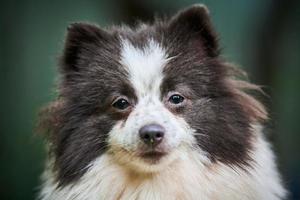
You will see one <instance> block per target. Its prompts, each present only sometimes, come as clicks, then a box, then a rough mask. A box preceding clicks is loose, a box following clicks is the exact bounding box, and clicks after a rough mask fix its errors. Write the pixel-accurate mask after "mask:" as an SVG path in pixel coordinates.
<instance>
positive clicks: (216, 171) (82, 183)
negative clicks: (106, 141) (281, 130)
mask: <svg viewBox="0 0 300 200" xmlns="http://www.w3.org/2000/svg"><path fill="white" fill-rule="evenodd" d="M256 131H257V135H258V137H257V143H256V144H257V145H256V146H255V150H254V151H253V152H252V156H253V160H254V162H255V163H256V164H255V165H254V167H253V169H251V170H250V171H245V170H242V169H238V168H234V167H229V166H226V165H223V164H219V165H211V167H207V166H204V165H203V160H202V159H203V158H199V154H198V153H195V154H190V155H182V156H181V158H180V159H178V160H177V161H175V162H174V163H173V164H172V165H170V167H169V168H168V169H165V170H164V171H163V172H161V173H159V174H156V175H149V176H139V175H136V174H134V173H130V172H128V171H127V170H125V169H124V168H122V167H120V166H119V165H117V164H115V163H114V161H113V160H112V159H111V158H110V156H109V155H106V154H105V155H103V156H101V157H100V158H99V159H97V160H96V161H95V162H94V163H93V164H92V166H91V168H90V169H89V171H88V172H87V173H86V174H85V175H84V176H83V177H82V178H81V179H80V180H79V182H78V183H76V184H75V185H72V186H67V187H64V188H61V189H57V188H56V186H57V185H56V183H55V182H53V178H54V176H53V174H51V172H50V171H46V172H45V173H44V178H45V180H46V181H45V185H44V189H43V191H42V193H41V196H42V197H43V199H58V200H60V199H64V200H71V199H72V200H84V199H87V200H99V199H106V200H116V199H120V200H174V199H176V200H177V199H178V200H227V199H228V200H235V199H236V200H270V199H280V196H281V195H282V194H284V193H285V191H284V190H283V188H282V187H281V185H280V184H279V175H278V173H277V171H276V167H275V166H274V164H272V163H273V162H274V160H273V154H272V152H271V151H270V148H269V145H268V144H267V143H266V142H265V141H264V139H263V137H262V135H261V132H260V127H256ZM207 164H208V165H209V162H208V163H207Z"/></svg>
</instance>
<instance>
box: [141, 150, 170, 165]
mask: <svg viewBox="0 0 300 200" xmlns="http://www.w3.org/2000/svg"><path fill="white" fill-rule="evenodd" d="M166 155H167V153H166V152H163V151H155V150H153V151H147V152H142V153H140V155H139V156H140V157H141V158H142V159H143V160H144V161H146V162H148V163H151V164H155V163H157V162H159V161H160V160H161V159H162V158H163V157H165V156H166Z"/></svg>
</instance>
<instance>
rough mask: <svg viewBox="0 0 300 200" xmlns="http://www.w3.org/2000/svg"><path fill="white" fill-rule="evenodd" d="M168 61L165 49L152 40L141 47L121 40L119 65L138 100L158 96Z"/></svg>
mask: <svg viewBox="0 0 300 200" xmlns="http://www.w3.org/2000/svg"><path fill="white" fill-rule="evenodd" d="M168 60H169V59H168V55H167V54H166V51H165V49H164V48H163V47H162V46H161V45H160V44H159V43H158V42H157V41H155V40H154V39H152V38H149V39H148V40H147V41H146V43H145V44H144V45H143V47H137V46H134V45H133V44H132V43H131V42H130V41H129V40H127V39H121V64H122V65H123V66H124V67H125V69H126V70H127V71H128V74H129V80H130V82H131V84H132V85H133V87H134V89H135V90H136V94H137V96H138V97H139V98H141V97H144V96H146V95H159V94H160V85H161V83H162V80H163V69H164V66H165V65H166V64H167V62H168Z"/></svg>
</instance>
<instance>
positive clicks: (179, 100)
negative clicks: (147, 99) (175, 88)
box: [169, 94, 184, 104]
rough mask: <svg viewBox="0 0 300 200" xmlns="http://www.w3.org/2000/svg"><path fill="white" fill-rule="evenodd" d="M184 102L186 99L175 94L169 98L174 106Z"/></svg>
mask: <svg viewBox="0 0 300 200" xmlns="http://www.w3.org/2000/svg"><path fill="white" fill-rule="evenodd" d="M183 101H184V97H183V96H180V95H179V94H174V95H172V96H170V98H169V102H170V103H172V104H180V103H182V102H183Z"/></svg>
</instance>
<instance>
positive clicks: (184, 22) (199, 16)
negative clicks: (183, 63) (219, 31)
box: [169, 4, 219, 57]
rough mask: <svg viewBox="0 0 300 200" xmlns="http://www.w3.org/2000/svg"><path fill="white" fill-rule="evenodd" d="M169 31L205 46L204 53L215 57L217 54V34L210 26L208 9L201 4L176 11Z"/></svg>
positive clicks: (195, 43)
mask: <svg viewBox="0 0 300 200" xmlns="http://www.w3.org/2000/svg"><path fill="white" fill-rule="evenodd" d="M169 28H170V31H171V33H172V32H173V33H174V32H175V33H177V34H179V36H178V37H180V36H183V37H187V36H189V40H192V43H191V44H194V45H199V46H200V45H201V46H202V47H205V48H206V49H205V51H206V54H207V55H208V56H211V57H215V56H217V55H218V54H219V50H218V41H217V35H216V33H215V31H214V30H213V28H212V25H211V21H210V18H209V11H208V9H207V8H206V7H205V6H204V5H202V4H196V5H193V6H191V7H188V8H186V9H184V10H182V11H180V12H178V13H177V14H176V15H175V16H174V17H173V18H172V19H171V20H170V25H169Z"/></svg>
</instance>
